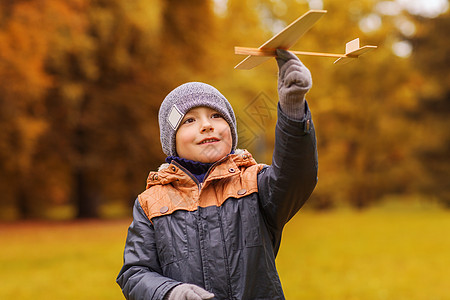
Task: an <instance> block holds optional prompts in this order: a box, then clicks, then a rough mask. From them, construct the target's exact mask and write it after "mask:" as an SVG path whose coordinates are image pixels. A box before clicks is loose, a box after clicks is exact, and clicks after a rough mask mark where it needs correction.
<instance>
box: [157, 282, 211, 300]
mask: <svg viewBox="0 0 450 300" xmlns="http://www.w3.org/2000/svg"><path fill="white" fill-rule="evenodd" d="M212 298H214V294H213V293H210V292H208V291H206V290H204V289H202V288H201V287H199V286H196V285H193V284H188V283H183V284H180V285H177V286H176V287H174V288H173V289H172V290H170V292H169V293H168V294H167V295H166V296H165V297H164V299H167V300H206V299H212Z"/></svg>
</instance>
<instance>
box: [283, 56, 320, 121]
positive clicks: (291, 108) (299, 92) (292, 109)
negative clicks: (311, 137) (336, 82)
mask: <svg viewBox="0 0 450 300" xmlns="http://www.w3.org/2000/svg"><path fill="white" fill-rule="evenodd" d="M276 60H277V63H278V70H279V72H278V96H279V98H280V106H281V110H282V111H283V112H284V113H285V114H286V115H288V117H290V118H293V119H297V120H300V119H302V118H303V116H304V115H305V94H306V93H307V92H308V91H309V89H310V88H311V86H312V78H311V72H310V71H309V70H308V68H306V67H305V65H303V63H302V62H301V61H300V60H299V59H298V57H297V56H295V55H294V54H293V53H291V52H289V51H286V50H282V49H277V57H276Z"/></svg>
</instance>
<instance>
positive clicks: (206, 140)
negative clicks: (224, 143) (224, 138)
mask: <svg viewBox="0 0 450 300" xmlns="http://www.w3.org/2000/svg"><path fill="white" fill-rule="evenodd" d="M218 141H220V140H219V139H218V138H207V139H204V140H202V141H201V142H200V143H199V145H202V144H209V143H214V142H218Z"/></svg>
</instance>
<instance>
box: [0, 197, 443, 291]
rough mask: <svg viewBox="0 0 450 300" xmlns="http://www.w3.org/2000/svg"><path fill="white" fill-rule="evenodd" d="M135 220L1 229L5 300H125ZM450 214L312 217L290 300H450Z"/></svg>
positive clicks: (288, 241) (287, 240) (280, 262)
mask: <svg viewBox="0 0 450 300" xmlns="http://www.w3.org/2000/svg"><path fill="white" fill-rule="evenodd" d="M130 222H131V220H130V219H123V220H106V221H97V220H96V221H94V220H93V221H73V222H50V221H45V222H37V221H27V222H14V223H0V245H1V247H0V266H1V272H0V282H1V284H0V299H16V300H25V299H30V300H31V299H33V300H39V299H65V300H70V299H84V300H87V299H93V300H102V299H108V300H114V299H124V298H123V297H122V294H121V291H120V288H119V287H118V286H117V285H116V283H115V277H116V276H117V273H118V271H119V269H120V267H121V263H122V251H123V246H124V241H125V237H126V231H127V227H128V225H129V224H130ZM449 232H450V211H448V210H443V209H440V208H437V207H428V206H424V207H420V206H413V207H410V206H395V205H390V206H384V207H378V208H371V209H368V210H364V211H354V210H346V209H339V210H334V211H328V212H316V211H311V210H308V209H305V210H302V211H301V212H300V213H299V214H297V215H296V216H295V217H294V218H293V219H292V220H291V221H290V222H289V223H288V225H287V226H286V228H285V231H284V235H283V241H282V245H281V250H280V252H279V255H278V257H277V266H278V270H279V274H280V277H281V281H282V284H283V288H284V290H285V294H286V298H287V299H290V300H292V299H294V300H295V299H308V300H309V299H312V300H315V299H319V300H321V299H327V300H328V299H331V300H333V299H335V300H343V299H346V300H347V299H349V300H350V299H364V300H371V299H395V300H401V299H405V300H406V299H408V300H419V299H420V300H422V299H423V300H433V299H434V300H438V299H439V300H444V299H450V289H449V288H448V283H449V278H450V234H449Z"/></svg>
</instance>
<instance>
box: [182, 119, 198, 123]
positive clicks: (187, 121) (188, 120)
mask: <svg viewBox="0 0 450 300" xmlns="http://www.w3.org/2000/svg"><path fill="white" fill-rule="evenodd" d="M194 121H195V119H194V118H187V119H186V120H184V122H183V124H188V123H192V122H194Z"/></svg>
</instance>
